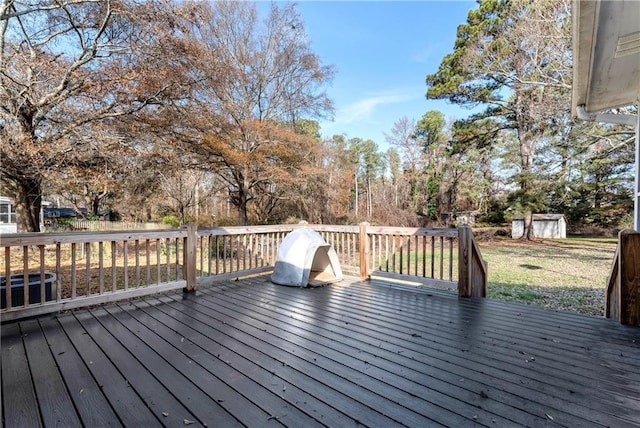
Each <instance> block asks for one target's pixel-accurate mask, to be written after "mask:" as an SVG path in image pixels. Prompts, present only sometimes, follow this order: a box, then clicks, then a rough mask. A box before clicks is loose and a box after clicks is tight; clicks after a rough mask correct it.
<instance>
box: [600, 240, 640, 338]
mask: <svg viewBox="0 0 640 428" xmlns="http://www.w3.org/2000/svg"><path fill="white" fill-rule="evenodd" d="M618 238H619V239H618V247H617V249H616V254H615V257H614V260H613V264H612V266H611V272H610V274H609V281H608V284H607V293H606V303H605V316H606V317H607V318H613V319H615V320H618V321H620V323H622V324H625V325H633V326H640V233H639V232H635V231H633V230H623V231H621V232H620V233H619V235H618Z"/></svg>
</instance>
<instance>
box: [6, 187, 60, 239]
mask: <svg viewBox="0 0 640 428" xmlns="http://www.w3.org/2000/svg"><path fill="white" fill-rule="evenodd" d="M50 204H51V202H46V201H42V207H43V208H41V209H40V225H42V224H44V210H45V209H46V208H44V207H45V206H47V205H50ZM17 231H18V224H17V217H16V206H15V204H14V203H13V201H12V200H11V199H10V198H8V197H6V196H0V234H2V233H16V232H17Z"/></svg>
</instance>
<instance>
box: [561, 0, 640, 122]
mask: <svg viewBox="0 0 640 428" xmlns="http://www.w3.org/2000/svg"><path fill="white" fill-rule="evenodd" d="M573 25H574V28H573V52H574V58H573V61H574V64H573V96H572V98H573V99H572V111H573V113H574V114H576V108H577V106H579V105H584V106H585V107H584V109H585V111H587V112H597V111H602V110H607V109H610V108H615V107H622V106H628V105H632V104H635V103H636V102H637V100H638V98H639V97H640V0H605V1H580V0H574V2H573Z"/></svg>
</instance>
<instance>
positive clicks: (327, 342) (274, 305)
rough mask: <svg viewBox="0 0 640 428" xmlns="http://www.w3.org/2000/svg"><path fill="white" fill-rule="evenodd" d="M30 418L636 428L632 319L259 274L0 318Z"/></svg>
mask: <svg viewBox="0 0 640 428" xmlns="http://www.w3.org/2000/svg"><path fill="white" fill-rule="evenodd" d="M2 417H3V422H4V426H6V427H24V426H30V427H31V426H39V425H44V426H53V425H57V424H59V425H64V426H83V425H84V426H91V427H97V426H119V425H124V426H136V427H142V426H162V425H164V426H170V427H178V426H185V425H191V424H192V423H193V426H199V425H200V426H202V425H206V426H209V427H213V426H225V427H226V426H242V425H245V426H250V427H256V426H293V427H302V426H304V427H309V426H331V427H338V426H339V427H345V426H357V425H365V426H376V427H381V426H385V427H387V426H395V425H399V426H402V425H404V426H413V427H425V426H439V425H443V426H455V427H460V426H470V425H476V424H479V425H485V426H518V425H522V426H545V425H549V426H557V425H561V426H571V427H575V426H580V427H588V426H615V427H624V426H640V328H632V327H625V326H622V325H620V324H619V323H617V322H615V321H612V320H608V319H604V318H596V317H589V316H582V315H577V314H572V313H561V312H552V311H547V310H543V309H540V308H535V307H529V306H523V305H518V304H507V303H502V302H497V301H493V300H490V299H460V298H458V297H457V296H455V295H450V294H446V293H443V292H439V291H434V290H428V289H415V290H409V289H404V288H400V287H395V286H394V287H390V286H388V285H386V284H385V283H383V282H379V281H374V282H371V283H367V282H360V281H358V280H355V279H352V278H348V279H346V280H345V281H343V282H341V283H339V284H335V285H331V286H325V287H320V288H293V287H284V286H278V285H274V284H272V283H271V282H270V281H269V279H268V276H258V277H254V278H249V279H243V280H241V281H229V282H223V283H219V284H216V285H214V286H212V287H203V288H201V289H199V290H198V291H197V294H196V295H189V296H187V297H186V298H185V297H183V295H182V293H168V294H164V295H160V296H156V297H146V298H141V299H136V300H132V301H130V302H123V303H118V304H110V305H107V306H102V307H97V308H94V309H84V310H78V311H75V312H72V313H66V314H60V315H56V316H48V317H40V318H36V319H30V320H25V321H21V322H14V323H8V324H4V325H3V326H2Z"/></svg>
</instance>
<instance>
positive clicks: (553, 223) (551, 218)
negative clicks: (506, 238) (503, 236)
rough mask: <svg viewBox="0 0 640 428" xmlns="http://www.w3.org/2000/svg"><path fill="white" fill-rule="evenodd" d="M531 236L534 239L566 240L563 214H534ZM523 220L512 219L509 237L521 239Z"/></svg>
mask: <svg viewBox="0 0 640 428" xmlns="http://www.w3.org/2000/svg"><path fill="white" fill-rule="evenodd" d="M533 234H534V236H535V237H536V238H566V237H567V219H566V217H565V216H564V214H534V215H533ZM523 235H524V219H523V218H522V217H519V218H514V219H513V221H512V224H511V237H512V238H514V239H516V238H522V236H523Z"/></svg>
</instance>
